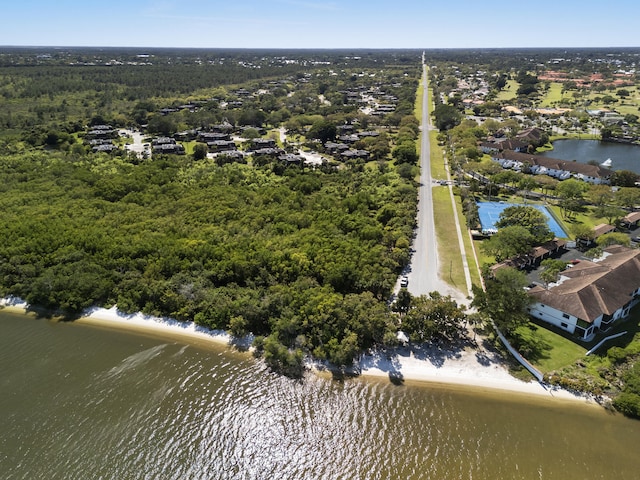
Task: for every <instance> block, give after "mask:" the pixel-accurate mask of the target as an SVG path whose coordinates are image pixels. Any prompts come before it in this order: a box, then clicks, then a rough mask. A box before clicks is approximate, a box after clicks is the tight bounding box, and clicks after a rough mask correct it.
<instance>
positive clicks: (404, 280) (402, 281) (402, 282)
mask: <svg viewBox="0 0 640 480" xmlns="http://www.w3.org/2000/svg"><path fill="white" fill-rule="evenodd" d="M400 286H401V287H407V286H409V278H408V277H406V276H404V277H402V278H401V279H400Z"/></svg>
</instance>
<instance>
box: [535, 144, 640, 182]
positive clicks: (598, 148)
mask: <svg viewBox="0 0 640 480" xmlns="http://www.w3.org/2000/svg"><path fill="white" fill-rule="evenodd" d="M540 155H541V156H543V157H549V158H558V159H560V160H575V161H577V162H580V163H589V162H590V161H596V162H598V163H599V164H602V163H603V162H606V161H607V160H608V159H610V160H611V166H609V167H608V168H610V169H611V170H631V171H632V172H635V173H638V174H640V146H638V145H628V144H624V143H613V142H601V141H600V140H574V139H567V140H556V141H555V142H553V150H549V151H548V152H544V153H541V154H540ZM605 166H606V165H605Z"/></svg>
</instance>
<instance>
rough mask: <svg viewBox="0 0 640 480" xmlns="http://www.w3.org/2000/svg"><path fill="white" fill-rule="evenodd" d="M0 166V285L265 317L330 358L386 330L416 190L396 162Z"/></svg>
mask: <svg viewBox="0 0 640 480" xmlns="http://www.w3.org/2000/svg"><path fill="white" fill-rule="evenodd" d="M0 168H1V173H0V185H2V187H1V189H2V193H1V195H0V203H1V205H2V212H3V215H2V217H1V220H0V222H1V226H0V231H1V232H2V233H1V237H2V242H1V243H0V276H1V277H2V278H3V292H2V294H3V295H8V294H12V295H18V296H20V297H23V298H25V299H26V300H27V301H28V302H29V303H32V304H34V305H41V306H45V307H49V308H53V309H57V308H62V309H63V310H65V311H68V312H79V311H81V310H82V309H84V308H86V307H89V306H91V305H110V304H114V303H117V304H118V307H119V308H120V309H121V310H124V311H126V312H134V311H143V312H146V313H150V314H154V315H169V316H171V317H175V318H177V319H180V320H195V321H196V322H197V323H199V324H201V325H206V326H208V327H212V328H224V329H227V328H232V329H233V330H234V331H235V332H236V333H238V334H241V333H244V332H246V331H251V332H254V333H256V334H265V335H267V334H269V333H270V332H272V331H273V332H275V335H277V338H278V339H279V340H280V341H281V342H282V343H283V344H285V345H287V346H288V345H290V344H293V343H295V342H299V343H302V345H301V346H305V347H307V349H308V350H311V351H313V352H314V353H315V354H316V355H317V356H319V357H328V358H331V359H338V357H336V355H341V352H340V351H339V350H340V345H344V348H347V346H348V343H349V342H352V343H353V345H352V346H351V348H353V349H355V350H354V352H353V354H355V351H357V350H359V349H361V348H363V347H367V346H370V345H372V344H373V342H376V341H381V340H382V336H383V335H384V333H385V332H386V331H387V328H388V326H387V322H388V317H387V316H386V315H385V314H386V311H387V309H386V305H385V303H384V300H385V299H386V298H387V297H388V295H389V293H390V290H391V288H392V286H393V284H394V282H395V279H396V278H397V274H398V272H399V271H400V269H401V268H402V266H404V265H405V264H406V262H407V259H408V255H409V250H408V247H409V238H410V237H411V235H412V229H413V218H414V211H415V199H416V186H415V185H414V184H413V183H412V182H408V181H405V180H403V179H401V178H400V177H399V176H397V175H396V174H393V173H386V174H381V173H379V172H377V171H370V170H367V171H362V172H354V171H349V170H342V171H326V172H323V171H303V170H302V169H300V168H299V167H294V168H291V169H288V170H286V171H285V172H284V174H283V175H276V174H274V173H273V172H272V171H271V169H270V167H269V166H266V167H264V168H254V167H250V166H247V165H239V164H230V165H225V166H224V167H218V166H217V165H216V164H215V163H214V162H212V161H202V162H200V163H197V162H195V161H194V160H192V159H189V158H183V159H180V160H177V159H175V158H156V159H154V160H153V161H151V162H147V163H143V164H141V165H131V164H128V163H126V162H123V161H120V160H119V159H117V158H116V159H113V158H111V157H108V156H106V155H105V156H93V157H79V158H74V157H69V156H64V155H61V154H54V153H51V152H37V153H30V154H25V155H19V156H5V157H3V158H2V163H1V164H0ZM353 335H355V336H356V337H357V338H356V337H353ZM336 342H337V343H336Z"/></svg>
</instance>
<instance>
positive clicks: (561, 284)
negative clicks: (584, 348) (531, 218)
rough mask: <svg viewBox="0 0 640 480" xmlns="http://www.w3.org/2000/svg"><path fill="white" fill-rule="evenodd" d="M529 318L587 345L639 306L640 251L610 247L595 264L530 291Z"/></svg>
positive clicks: (582, 264)
mask: <svg viewBox="0 0 640 480" xmlns="http://www.w3.org/2000/svg"><path fill="white" fill-rule="evenodd" d="M529 295H531V297H533V300H534V303H533V304H532V305H531V306H530V307H529V313H530V315H531V316H532V317H534V318H536V319H538V320H541V321H543V322H546V323H549V324H551V325H554V326H556V327H558V328H560V329H562V330H565V331H567V332H569V333H571V334H573V335H575V336H576V337H578V338H579V339H581V340H585V341H589V340H591V339H592V338H593V336H594V335H595V334H596V332H598V331H604V330H607V329H608V328H609V327H610V326H611V325H612V324H613V323H614V322H616V321H618V320H621V319H623V318H625V317H627V316H628V315H629V312H630V311H631V308H632V307H634V306H635V305H637V304H638V303H640V250H638V249H631V248H627V247H623V246H620V245H613V246H611V247H607V248H605V249H604V253H603V256H602V257H601V258H600V259H597V260H594V261H587V260H583V261H581V262H580V263H578V264H576V265H573V266H572V267H570V268H567V269H566V270H564V271H563V272H561V273H560V278H559V280H558V282H556V283H551V284H549V286H548V287H547V288H544V287H542V286H540V285H536V286H534V287H533V288H531V289H530V290H529Z"/></svg>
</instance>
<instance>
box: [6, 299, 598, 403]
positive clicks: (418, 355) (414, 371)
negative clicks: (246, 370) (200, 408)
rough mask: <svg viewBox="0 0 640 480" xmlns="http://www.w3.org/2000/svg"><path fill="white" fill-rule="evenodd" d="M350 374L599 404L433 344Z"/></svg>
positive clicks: (95, 318) (106, 314)
mask: <svg viewBox="0 0 640 480" xmlns="http://www.w3.org/2000/svg"><path fill="white" fill-rule="evenodd" d="M0 306H2V307H3V308H5V309H6V310H7V311H14V312H18V313H26V312H28V305H27V304H26V303H25V302H24V301H22V300H20V299H16V298H4V299H1V300H0ZM75 322H76V323H80V324H88V325H94V326H100V327H105V328H115V329H122V330H128V331H134V332H138V333H144V334H150V335H153V336H158V337H162V338H169V339H174V340H178V341H179V340H184V341H187V342H195V343H197V344H206V343H209V344H211V343H215V344H218V345H230V344H231V340H232V338H231V337H230V336H229V335H228V334H227V333H226V332H224V331H221V330H220V331H218V330H210V329H207V328H204V327H200V326H197V325H195V324H194V323H184V322H178V321H177V320H173V319H169V318H158V317H152V316H148V315H143V314H141V313H138V314H132V315H130V314H124V313H122V312H119V311H118V310H117V308H116V307H112V308H110V309H106V308H93V309H90V310H88V311H87V312H85V313H84V314H83V315H82V316H81V318H79V319H78V320H75ZM250 342H251V339H246V341H245V342H244V343H243V344H244V345H245V346H248V345H249V344H250ZM353 371H354V372H356V373H359V374H360V375H363V376H373V377H386V378H389V380H390V381H393V382H404V381H415V382H431V383H438V384H447V385H459V386H469V387H476V388H482V389H491V390H503V391H510V392H514V393H519V394H526V395H537V396H546V397H553V398H556V399H564V400H571V401H579V402H582V403H589V404H594V405H597V402H595V400H594V399H592V398H591V397H588V396H579V395H575V394H573V393H571V392H568V391H566V390H562V389H558V388H550V387H549V386H543V385H542V384H540V383H537V382H523V381H521V380H518V379H516V378H514V377H512V376H511V375H510V374H509V372H508V370H507V368H506V366H505V362H504V361H503V360H502V359H501V358H500V357H499V355H497V354H496V353H493V352H489V351H486V350H481V349H475V348H470V347H466V348H464V349H458V350H450V349H444V348H442V349H441V348H439V347H437V346H431V345H424V346H411V347H409V346H407V347H400V348H397V349H395V350H393V351H392V352H384V353H379V354H374V355H363V356H361V357H360V359H359V361H358V362H357V364H356V366H355V368H354V369H353Z"/></svg>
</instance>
